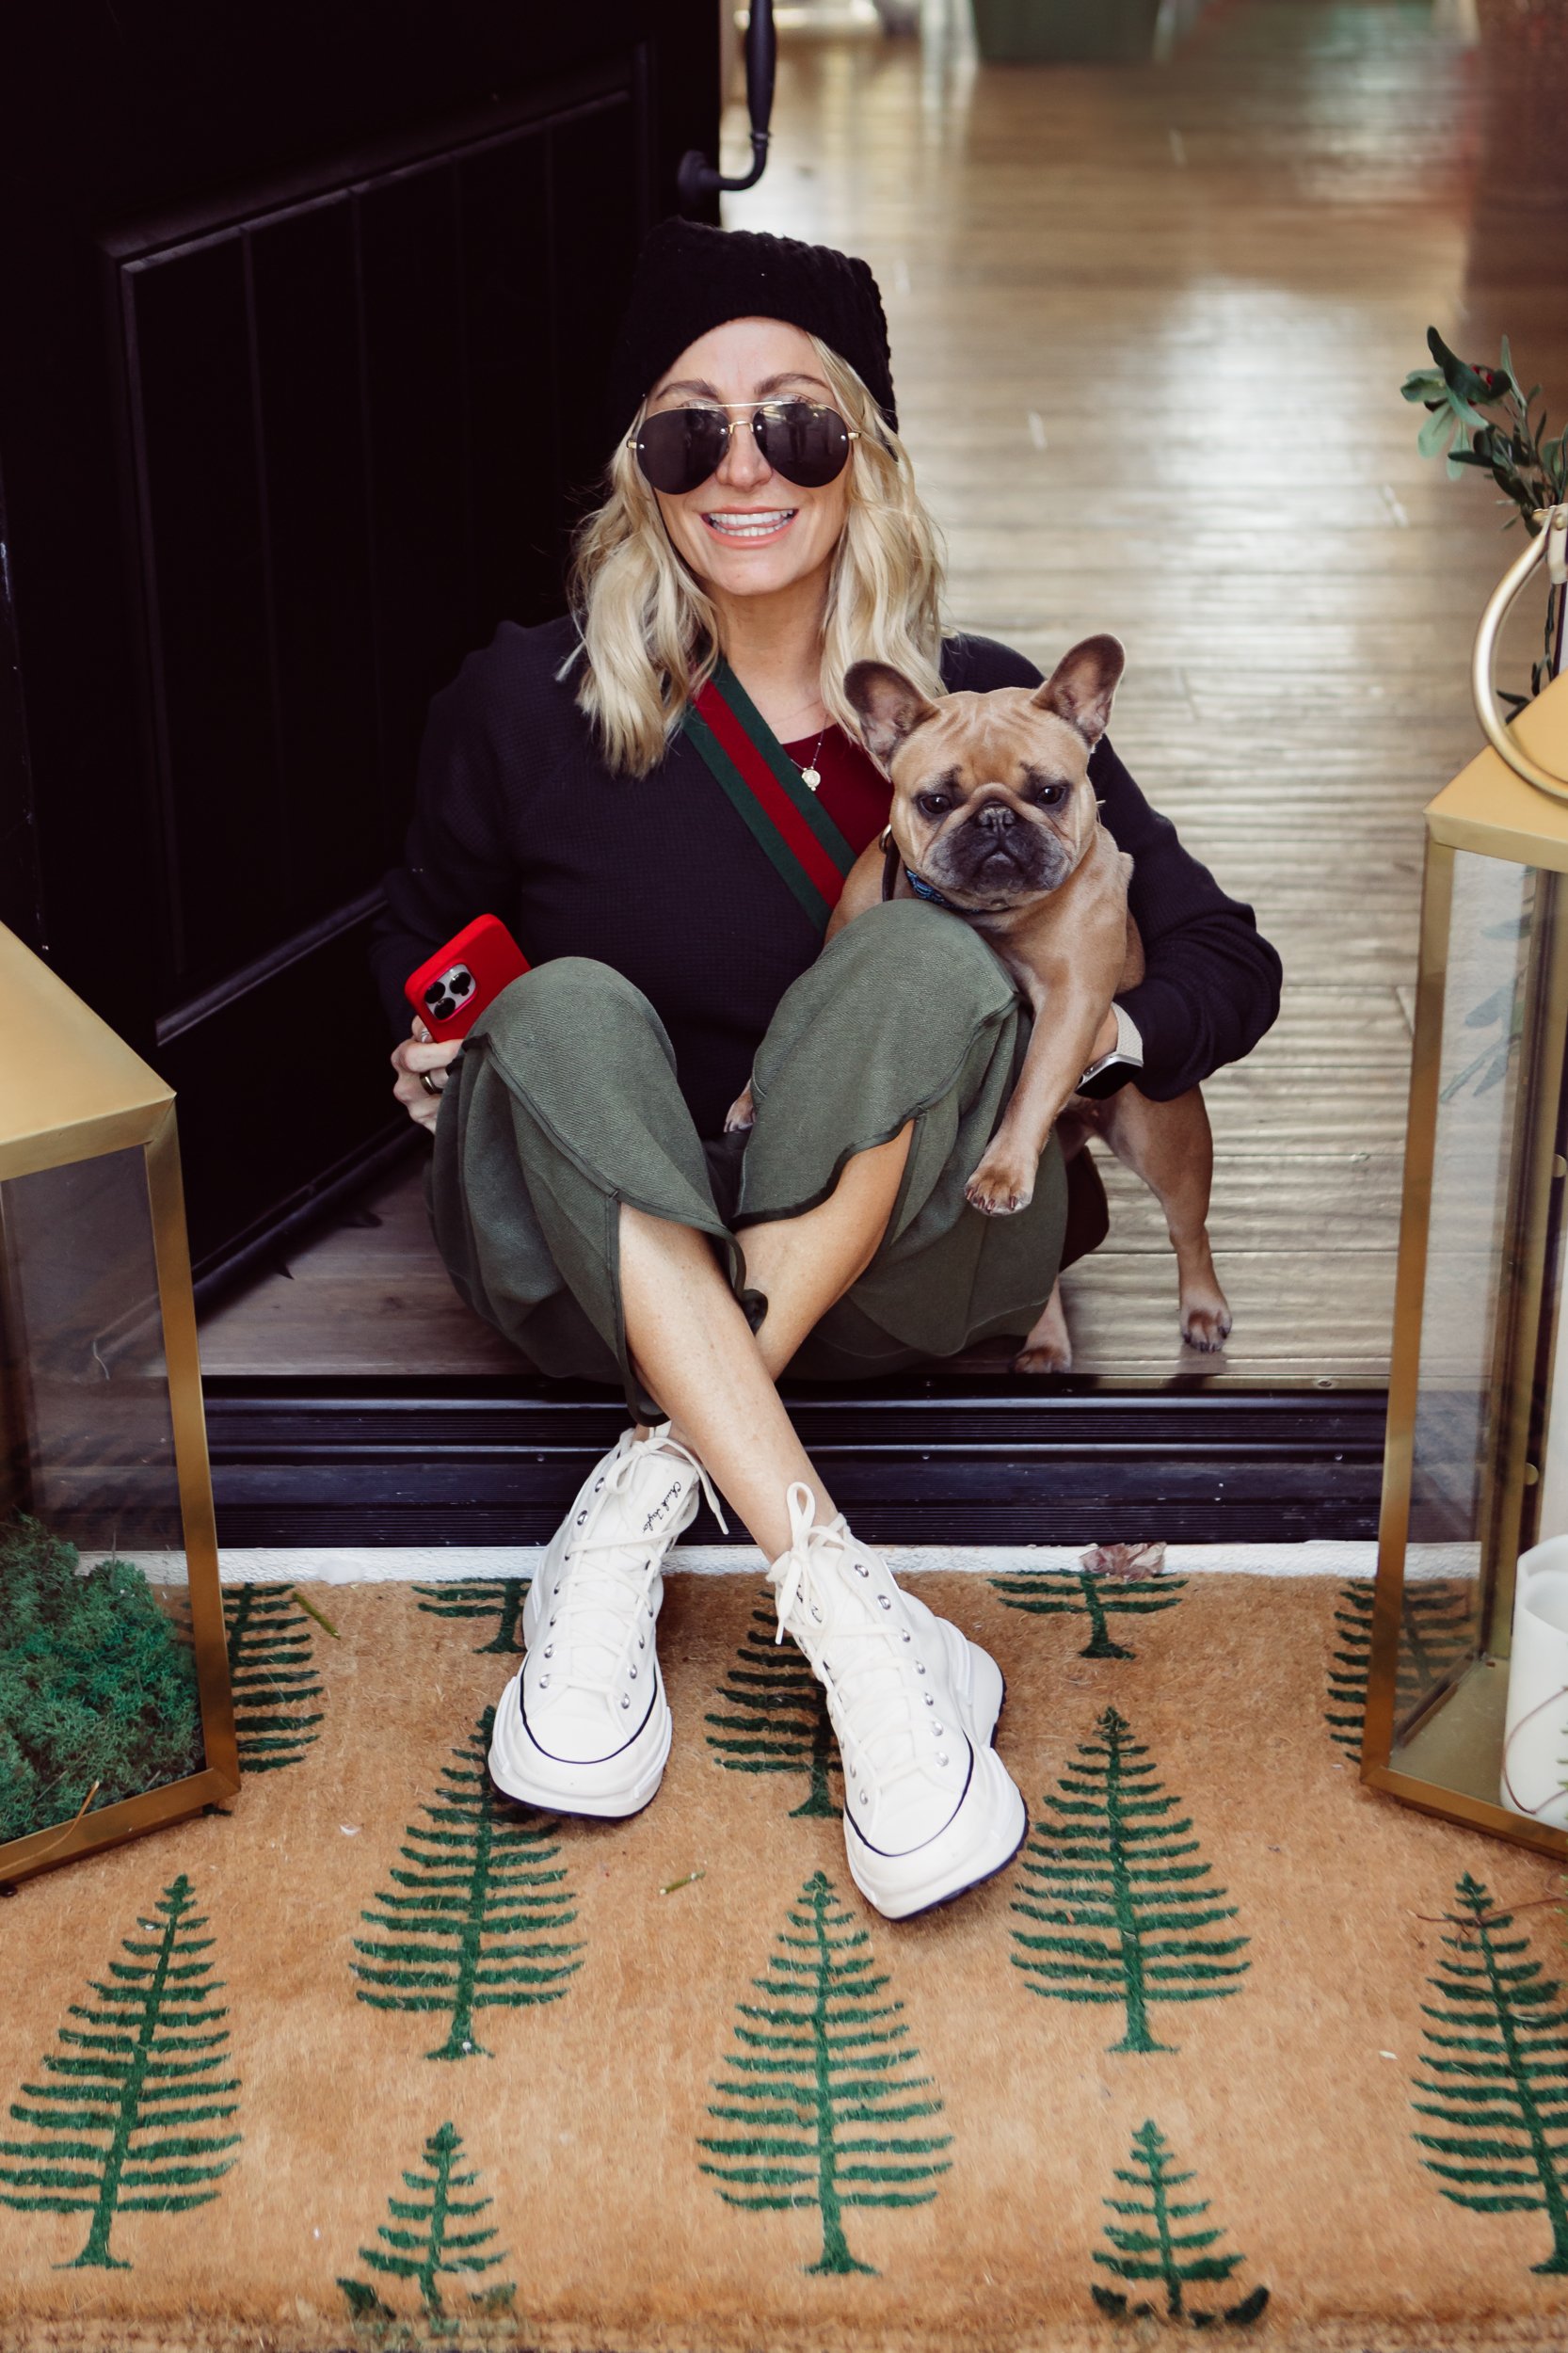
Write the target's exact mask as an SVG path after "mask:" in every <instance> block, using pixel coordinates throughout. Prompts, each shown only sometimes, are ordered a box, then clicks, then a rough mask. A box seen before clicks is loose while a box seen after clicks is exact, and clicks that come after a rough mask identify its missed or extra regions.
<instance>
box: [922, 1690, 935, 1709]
mask: <svg viewBox="0 0 1568 2353" xmlns="http://www.w3.org/2000/svg"><path fill="white" fill-rule="evenodd" d="M920 1697H921V1699H922V1700H924V1702H925V1704H926V1705H927V1707H935V1706H936V1693H935V1692H934V1691H922V1692H921V1693H920Z"/></svg>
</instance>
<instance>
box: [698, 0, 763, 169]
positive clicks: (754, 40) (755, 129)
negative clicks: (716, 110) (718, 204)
mask: <svg viewBox="0 0 1568 2353" xmlns="http://www.w3.org/2000/svg"><path fill="white" fill-rule="evenodd" d="M777 61H778V35H777V32H776V29H775V26H774V21H773V0H751V9H750V13H749V15H748V16H747V19H746V112H747V113H748V114H749V115H750V117H751V169H750V170H749V171H748V172H747V173H746V174H745V177H744V179H741V180H727V179H726V178H725V176H724V174H723V172H721V171H720V170H719V169H718V168H717V166H716V165H714V164H711V163H710V162H709V161H708V158H707V157H706V155H704V154H702V153H701V152H700V151H699V150H698V149H696V148H695V147H689V148H688V149H687V150H686V152H685V153H684V155H682V156H681V158H680V171H679V172H678V173H677V175H676V189H677V192H678V194H679V196H680V209H681V211H682V212H683V213H695V212H696V211H697V210H699V209H700V208H702V200H703V198H704V197H705V196H712V193H713V191H714V189H715V188H754V187H755V186H756V185H757V183H758V181H759V180H760V178H761V177H762V173H763V170H764V168H766V165H767V160H768V139H769V137H770V136H771V134H770V132H769V128H768V126H769V124H770V123H771V121H772V120H773V80H774V70H775V68H776V64H777Z"/></svg>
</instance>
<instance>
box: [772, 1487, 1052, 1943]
mask: <svg viewBox="0 0 1568 2353" xmlns="http://www.w3.org/2000/svg"><path fill="white" fill-rule="evenodd" d="M788 1499H789V1506H790V1549H789V1551H788V1552H786V1553H784V1554H783V1555H782V1556H781V1557H780V1558H779V1559H778V1560H777V1561H775V1562H774V1564H773V1566H772V1568H771V1569H770V1570H769V1571H768V1582H769V1584H770V1585H772V1586H773V1587H774V1588H775V1591H776V1595H777V1605H776V1606H777V1611H778V1639H779V1641H783V1639H784V1636H785V1635H786V1634H792V1635H793V1637H794V1639H795V1641H797V1642H798V1643H799V1645H800V1647H801V1649H802V1650H803V1651H804V1652H805V1653H806V1656H807V1658H808V1661H809V1662H810V1667H811V1672H812V1673H813V1674H814V1675H815V1676H816V1678H817V1680H818V1682H819V1683H821V1684H822V1685H823V1687H824V1689H825V1691H826V1693H827V1712H828V1715H829V1716H830V1717H831V1719H832V1721H833V1729H834V1731H835V1732H836V1733H837V1734H838V1736H839V1750H840V1756H841V1757H842V1760H843V1768H844V1846H845V1849H847V1852H848V1856H849V1869H850V1877H851V1878H852V1879H853V1880H854V1881H855V1883H856V1887H858V1888H859V1890H860V1892H861V1894H862V1895H863V1896H864V1897H867V1899H868V1900H869V1901H870V1902H872V1903H873V1904H874V1905H875V1906H876V1908H877V1910H878V1912H881V1913H886V1914H887V1915H888V1918H889V1919H891V1920H902V1919H904V1918H906V1917H907V1916H908V1915H909V1913H914V1912H924V1911H927V1910H928V1909H929V1908H930V1907H931V1906H932V1905H933V1904H939V1903H945V1902H946V1900H947V1899H948V1897H950V1896H957V1895H961V1894H962V1892H963V1891H964V1889H965V1888H967V1887H973V1886H974V1885H975V1884H976V1882H977V1881H980V1880H984V1879H989V1878H990V1877H991V1875H992V1873H993V1872H995V1871H1000V1869H1001V1867H1002V1865H1004V1864H1005V1863H1008V1862H1010V1861H1011V1859H1012V1857H1013V1856H1014V1855H1015V1854H1016V1852H1017V1850H1018V1848H1019V1847H1020V1846H1021V1845H1022V1843H1023V1838H1024V1833H1025V1832H1026V1831H1027V1830H1028V1828H1029V1817H1028V1816H1027V1814H1026V1813H1025V1810H1024V1801H1023V1799H1022V1797H1021V1796H1020V1795H1019V1793H1018V1790H1017V1788H1016V1785H1015V1784H1014V1782H1013V1780H1012V1778H1011V1776H1010V1775H1009V1773H1008V1772H1007V1769H1006V1768H1005V1767H1004V1766H1003V1764H1002V1762H1001V1759H1000V1757H999V1756H998V1754H997V1753H996V1751H995V1750H994V1749H993V1748H992V1746H991V1735H992V1733H993V1731H994V1730H995V1728H996V1721H997V1717H998V1715H999V1714H1000V1710H1001V1701H1002V1680H1001V1670H1000V1667H999V1666H998V1665H997V1662H996V1660H995V1659H994V1658H993V1657H991V1656H990V1654H989V1652H988V1651H984V1650H982V1649H981V1648H980V1645H979V1644H978V1643H977V1642H971V1641H968V1640H967V1639H966V1637H965V1636H964V1635H962V1634H961V1633H960V1632H959V1631H958V1628H957V1627H956V1626H955V1625H950V1624H949V1623H948V1621H947V1619H945V1618H938V1617H937V1616H936V1614H935V1612H934V1611H932V1610H930V1609H927V1608H926V1606H925V1604H924V1602H922V1601H917V1600H916V1598H915V1596H914V1595H913V1594H912V1593H904V1591H903V1590H902V1588H901V1587H900V1586H898V1585H896V1584H895V1583H894V1581H893V1576H892V1572H891V1570H890V1569H889V1568H888V1564H887V1562H886V1561H884V1560H883V1559H882V1558H881V1556H880V1555H879V1554H877V1553H874V1552H872V1551H871V1550H870V1549H869V1548H868V1546H866V1545H862V1544H859V1543H857V1542H856V1538H855V1537H853V1536H852V1535H851V1534H850V1532H849V1529H847V1528H846V1527H845V1525H844V1521H843V1517H842V1515H841V1514H840V1516H839V1517H838V1518H837V1519H834V1520H831V1521H829V1522H828V1524H827V1526H826V1527H824V1528H817V1527H813V1525H812V1512H813V1497H812V1495H811V1491H810V1489H809V1488H808V1487H805V1486H802V1485H800V1484H798V1483H797V1484H796V1485H794V1486H792V1488H791V1489H790V1491H789V1498H788Z"/></svg>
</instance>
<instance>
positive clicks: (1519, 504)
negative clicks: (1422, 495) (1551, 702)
mask: <svg viewBox="0 0 1568 2353" xmlns="http://www.w3.org/2000/svg"><path fill="white" fill-rule="evenodd" d="M1427 348H1428V349H1429V350H1430V351H1431V353H1432V358H1433V360H1435V361H1436V362H1437V364H1436V366H1435V367H1431V368H1416V370H1414V372H1413V373H1412V374H1411V375H1409V376H1406V377H1405V380H1404V382H1403V383H1402V384H1401V385H1400V393H1401V395H1402V396H1403V398H1404V399H1406V400H1408V401H1412V402H1417V401H1418V402H1419V403H1420V405H1421V407H1422V408H1425V409H1426V410H1427V412H1428V414H1427V421H1426V423H1425V424H1423V425H1422V427H1421V430H1420V434H1419V436H1418V438H1417V440H1416V447H1417V448H1418V449H1419V451H1420V453H1421V455H1422V456H1423V457H1437V456H1442V457H1444V458H1445V459H1446V462H1447V466H1448V477H1449V479H1450V481H1451V480H1453V479H1455V478H1456V477H1457V476H1458V474H1459V473H1460V472H1461V470H1462V469H1463V468H1464V467H1467V466H1468V467H1471V468H1474V469H1476V470H1477V471H1479V472H1482V473H1489V474H1490V475H1491V476H1492V479H1493V481H1494V482H1495V483H1496V486H1497V488H1498V489H1499V490H1500V491H1501V492H1502V494H1503V499H1502V503H1503V504H1505V505H1511V506H1512V507H1513V508H1514V510H1515V511H1514V512H1513V513H1512V514H1511V515H1510V516H1509V517H1508V519H1507V520H1506V521H1505V522H1504V524H1503V529H1504V530H1505V531H1507V530H1511V529H1512V526H1513V524H1514V523H1515V522H1517V521H1518V520H1520V518H1521V517H1523V519H1524V524H1525V529H1526V530H1527V531H1528V533H1529V536H1530V537H1531V538H1532V539H1533V538H1534V537H1535V536H1537V534H1538V533H1539V532H1540V530H1541V525H1540V523H1539V522H1538V521H1537V520H1536V516H1537V514H1538V512H1539V511H1540V510H1541V509H1543V508H1544V507H1548V506H1558V505H1560V504H1562V502H1563V501H1564V500H1565V499H1568V432H1562V433H1558V434H1555V435H1553V436H1552V437H1551V439H1549V440H1548V438H1547V433H1546V427H1547V425H1548V424H1549V423H1550V419H1549V418H1548V416H1547V414H1546V411H1545V409H1544V408H1543V409H1542V410H1541V412H1540V414H1539V416H1537V415H1536V414H1535V413H1534V410H1535V404H1536V402H1537V401H1538V400H1539V399H1540V397H1541V387H1540V385H1539V384H1532V385H1531V387H1530V389H1529V391H1528V392H1524V391H1522V390H1521V388H1520V384H1519V379H1518V377H1517V376H1516V375H1515V374H1514V369H1513V355H1512V351H1511V350H1510V349H1509V344H1508V337H1507V336H1506V335H1505V336H1504V337H1503V339H1502V351H1501V356H1500V358H1499V360H1498V362H1497V365H1496V367H1495V368H1486V367H1473V366H1472V365H1471V364H1470V363H1469V362H1468V361H1467V360H1462V359H1460V357H1459V355H1458V353H1457V352H1453V351H1450V350H1449V349H1448V344H1446V343H1445V342H1444V341H1443V338H1442V336H1441V335H1440V334H1439V333H1438V331H1437V329H1436V328H1435V327H1429V328H1428V329H1427ZM1561 604H1562V599H1561V597H1560V595H1553V596H1551V597H1549V598H1548V599H1547V602H1546V639H1545V650H1544V657H1543V659H1542V660H1541V661H1539V662H1537V663H1535V664H1532V665H1531V669H1530V694H1531V695H1539V694H1540V692H1541V690H1542V688H1543V687H1544V685H1545V684H1546V682H1547V680H1549V679H1550V678H1551V676H1552V671H1553V666H1554V655H1555V652H1556V637H1557V632H1558V631H1559V630H1560V628H1561V626H1562V616H1561V609H1560V608H1561ZM1502 699H1503V700H1504V701H1505V702H1507V703H1511V704H1512V705H1513V706H1514V709H1515V714H1516V713H1517V712H1518V711H1519V710H1521V709H1522V708H1523V707H1524V703H1525V702H1526V700H1527V699H1528V697H1526V696H1517V695H1505V696H1503V698H1502Z"/></svg>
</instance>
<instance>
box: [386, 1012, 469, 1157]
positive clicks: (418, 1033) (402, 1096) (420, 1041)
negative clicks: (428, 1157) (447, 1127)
mask: <svg viewBox="0 0 1568 2353" xmlns="http://www.w3.org/2000/svg"><path fill="white" fill-rule="evenodd" d="M462 1050H463V1041H462V1039H461V1038H460V1037H449V1038H447V1039H445V1040H444V1041H443V1042H442V1043H441V1044H440V1045H438V1044H437V1043H436V1041H435V1039H434V1038H433V1037H432V1036H431V1034H430V1032H429V1031H428V1030H427V1029H426V1028H425V1026H424V1022H423V1021H422V1020H421V1019H420V1017H419V1016H418V1014H417V1013H416V1014H415V1016H414V1026H413V1030H412V1032H410V1034H409V1035H408V1037H406V1038H404V1039H403V1040H402V1041H401V1043H400V1044H398V1045H396V1046H394V1047H393V1048H392V1068H393V1069H394V1070H395V1071H396V1073H397V1080H396V1083H395V1084H394V1086H393V1088H392V1093H393V1094H394V1095H395V1096H396V1097H397V1099H398V1101H399V1102H400V1103H401V1104H402V1106H403V1108H404V1110H405V1111H406V1112H408V1116H409V1118H410V1119H411V1120H412V1121H413V1123H414V1125H415V1127H416V1128H431V1129H432V1130H433V1129H434V1128H435V1125H436V1114H437V1112H439V1111H440V1107H441V1089H442V1088H443V1087H444V1086H445V1084H446V1073H447V1067H448V1065H449V1064H451V1063H454V1062H456V1059H457V1056H458V1055H459V1054H460V1053H461V1052H462ZM426 1070H427V1071H428V1072H429V1073H430V1085H429V1086H428V1087H426V1086H425V1085H424V1080H423V1078H422V1075H421V1074H422V1073H423V1072H424V1071H426ZM432 1088H433V1089H434V1090H435V1091H434V1093H432V1092H431V1089H432Z"/></svg>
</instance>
